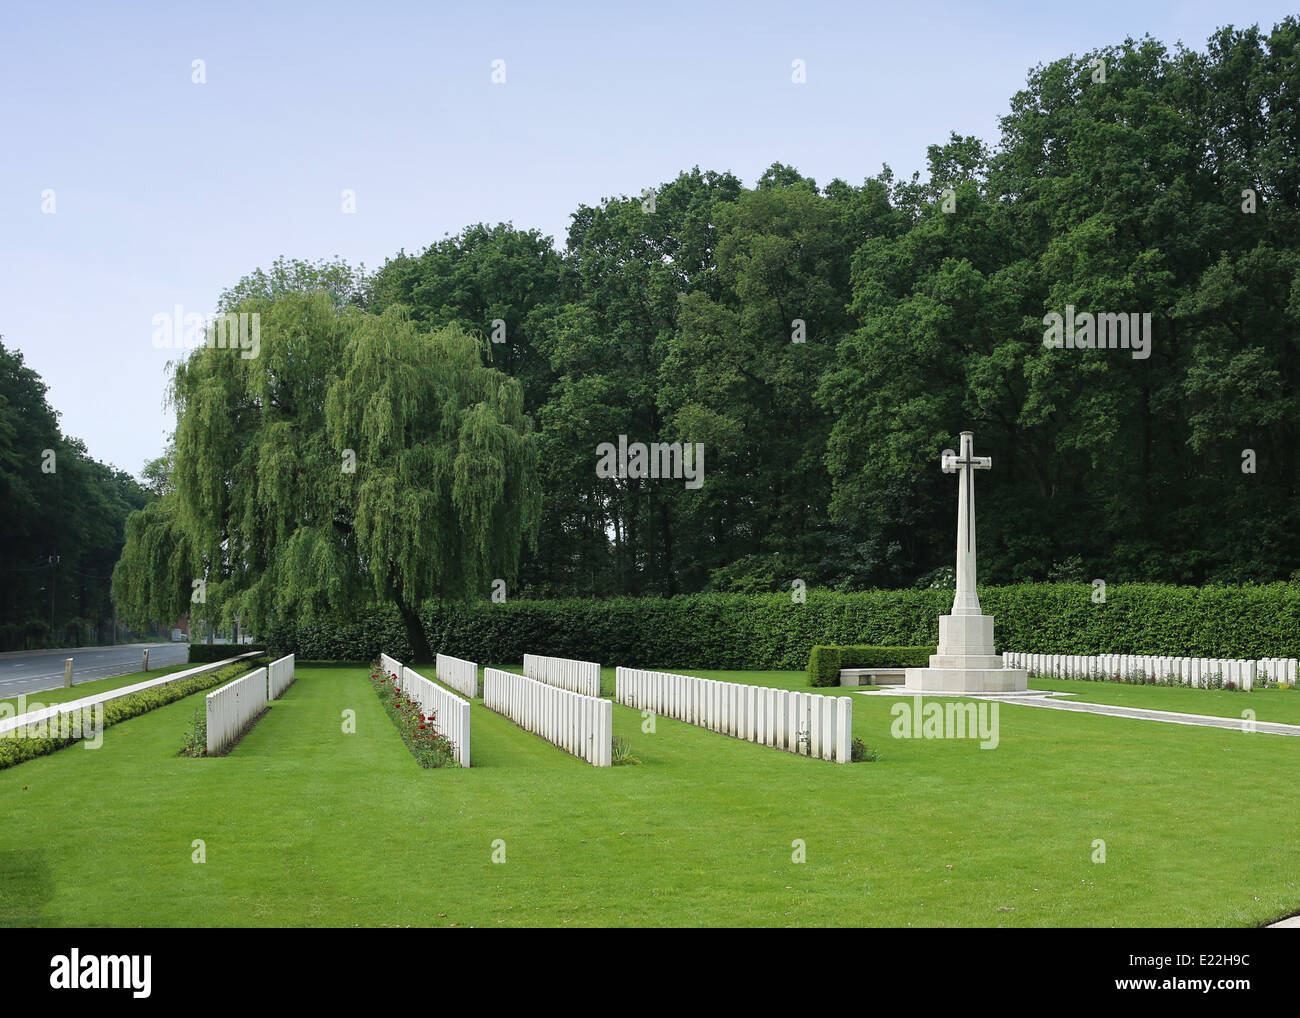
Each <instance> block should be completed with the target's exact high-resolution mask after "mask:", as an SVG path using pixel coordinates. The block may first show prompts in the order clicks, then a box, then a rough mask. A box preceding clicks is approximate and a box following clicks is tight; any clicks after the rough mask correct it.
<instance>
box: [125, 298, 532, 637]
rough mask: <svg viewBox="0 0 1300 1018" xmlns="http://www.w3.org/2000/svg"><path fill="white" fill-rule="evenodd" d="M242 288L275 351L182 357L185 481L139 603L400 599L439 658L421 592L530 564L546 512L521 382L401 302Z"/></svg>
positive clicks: (243, 611) (484, 581)
mask: <svg viewBox="0 0 1300 1018" xmlns="http://www.w3.org/2000/svg"><path fill="white" fill-rule="evenodd" d="M237 307H238V309H239V310H240V311H241V312H243V311H247V312H249V313H250V314H257V315H259V316H260V317H259V322H260V344H259V345H260V354H259V356H258V357H256V358H244V357H241V356H240V355H239V353H238V351H233V350H222V349H217V348H215V347H203V348H199V349H197V350H195V351H193V352H192V353H191V355H190V356H189V358H188V359H187V360H186V361H185V362H183V363H182V364H181V365H180V366H178V368H177V371H176V375H175V379H174V383H173V394H174V399H175V404H176V408H177V425H176V439H175V466H174V471H173V479H174V483H175V490H174V491H173V492H171V493H170V494H167V495H164V496H163V497H162V498H161V499H159V500H158V502H156V503H155V504H153V505H152V506H150V509H149V512H147V513H145V514H142V515H141V516H139V517H136V518H133V521H132V525H131V527H130V531H129V534H128V543H127V549H126V551H125V553H124V555H123V558H122V563H121V565H120V566H119V575H118V578H117V581H118V585H119V589H120V590H121V593H122V598H123V602H124V603H129V605H130V607H131V609H132V610H133V611H137V612H141V611H146V610H154V611H156V610H159V606H167V605H175V604H176V603H177V601H178V599H179V597H180V596H181V594H183V593H187V589H188V588H189V587H191V586H192V585H193V583H194V581H196V580H198V581H201V583H202V587H201V589H202V591H203V601H202V602H201V603H200V605H199V606H197V607H196V610H197V611H199V612H200V613H202V614H204V615H206V617H207V618H209V619H210V620H212V621H216V620H218V619H224V618H229V617H230V616H231V615H233V614H234V613H236V612H238V613H239V614H240V616H241V617H242V618H243V619H244V620H245V621H246V622H251V623H253V624H257V625H263V626H265V625H268V624H269V623H271V622H273V621H274V620H277V619H283V618H286V617H289V616H292V615H295V614H300V615H305V616H311V615H313V614H316V613H328V612H339V611H343V612H346V611H350V610H355V609H357V608H359V607H360V606H362V605H364V604H365V603H367V602H368V601H370V600H371V599H375V598H379V599H384V600H392V601H393V602H394V603H395V604H396V605H397V607H398V609H399V611H400V612H401V614H402V618H403V621H404V622H405V624H406V627H407V632H408V637H409V639H410V642H411V646H412V647H413V648H414V649H415V651H416V654H417V656H418V657H419V659H421V660H427V659H428V658H429V656H430V651H429V645H428V642H427V639H426V637H425V635H424V631H423V628H422V626H421V624H420V621H419V606H420V604H421V603H422V602H423V601H424V600H426V599H428V598H431V597H438V598H443V599H461V598H468V597H472V596H476V595H482V594H484V593H486V592H487V588H488V584H489V582H490V581H491V579H493V578H496V577H498V576H500V577H513V575H514V569H515V568H516V562H517V557H518V552H519V547H520V542H521V541H522V540H523V539H524V537H525V536H526V535H528V534H529V533H531V532H532V530H533V529H534V527H535V521H536V516H537V492H536V480H535V475H536V451H535V448H534V437H533V436H532V435H531V434H530V430H529V427H528V422H527V420H526V418H525V417H524V415H523V411H522V398H521V392H520V388H519V386H518V383H516V382H514V381H513V380H511V379H509V378H507V377H505V376H504V375H503V374H501V372H499V371H496V370H494V369H491V368H488V367H485V366H484V365H483V363H482V351H481V349H480V345H479V342H478V341H477V340H475V339H474V338H473V337H470V336H467V335H466V334H465V333H463V332H462V331H461V330H460V329H458V328H456V327H449V328H445V329H439V330H437V331H434V332H426V331H423V330H421V329H420V328H419V327H418V326H417V325H416V323H414V322H412V321H411V320H410V319H409V318H408V317H407V316H406V315H405V314H404V313H403V312H402V311H400V310H399V309H390V310H389V311H387V312H385V313H384V314H382V315H373V314H364V313H362V312H360V311H358V310H356V309H353V308H350V307H342V308H340V307H338V306H337V305H336V302H335V301H334V300H333V299H332V298H331V297H330V296H329V295H328V294H325V293H320V292H311V293H295V292H288V293H284V294H281V295H279V296H278V297H276V298H274V299H267V298H251V299H249V300H247V301H245V302H244V303H242V304H240V305H237ZM186 568H189V569H191V570H192V576H190V577H186V575H185V569H186ZM187 581H188V582H187Z"/></svg>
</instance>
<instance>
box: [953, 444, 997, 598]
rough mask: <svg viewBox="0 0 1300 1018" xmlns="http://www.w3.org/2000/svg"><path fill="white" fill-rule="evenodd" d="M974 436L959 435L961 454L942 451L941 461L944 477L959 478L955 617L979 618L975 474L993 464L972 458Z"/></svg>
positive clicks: (982, 457)
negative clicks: (976, 577)
mask: <svg viewBox="0 0 1300 1018" xmlns="http://www.w3.org/2000/svg"><path fill="white" fill-rule="evenodd" d="M974 439H975V435H974V433H973V432H970V431H963V432H962V433H961V452H960V453H956V454H954V453H952V452H947V451H945V452H944V454H943V457H942V459H941V461H940V465H941V466H942V468H943V472H944V473H945V474H953V473H955V474H960V484H959V485H958V490H957V594H956V596H955V597H954V598H953V600H952V613H953V614H954V615H982V614H983V612H981V611H980V600H979V597H978V596H977V595H976V593H975V471H976V470H988V469H989V468H990V467H992V466H993V460H992V459H991V458H990V457H988V456H975V455H972V452H971V446H972V444H973V442H974Z"/></svg>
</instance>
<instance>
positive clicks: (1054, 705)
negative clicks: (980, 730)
mask: <svg viewBox="0 0 1300 1018" xmlns="http://www.w3.org/2000/svg"><path fill="white" fill-rule="evenodd" d="M859 695H860V696H894V697H903V696H916V695H917V694H916V693H910V692H908V691H907V690H905V689H904V688H903V687H902V686H895V687H890V688H886V689H877V690H864V691H862V692H861V693H860V694H859ZM924 695H925V696H927V697H935V696H946V695H951V696H955V697H957V698H959V699H965V700H993V699H996V700H997V701H998V702H999V703H1012V704H1019V705H1023V706H1025V707H1047V708H1049V709H1051V710H1065V711H1074V712H1076V713H1079V714H1104V715H1106V716H1108V717H1113V718H1133V719H1134V720H1137V721H1163V722H1165V723H1166V724H1171V725H1193V726H1196V727H1199V728H1227V729H1232V730H1235V731H1244V728H1243V726H1244V725H1245V724H1246V720H1245V718H1221V717H1215V716H1214V715H1211V714H1184V713H1182V712H1180V711H1172V710H1151V709H1149V708H1146V707H1116V706H1115V705H1114V704H1109V703H1084V702H1081V701H1079V700H1065V699H1062V698H1061V697H1063V696H1073V695H1074V694H1073V693H1057V692H1055V691H1052V690H1037V689H1031V690H1028V691H1027V692H1024V693H1003V694H997V695H988V696H982V695H980V694H957V693H953V694H944V693H925V694H924ZM1253 726H1254V731H1255V732H1258V733H1261V734H1263V735H1300V725H1284V724H1281V723H1279V722H1276V721H1255V722H1253Z"/></svg>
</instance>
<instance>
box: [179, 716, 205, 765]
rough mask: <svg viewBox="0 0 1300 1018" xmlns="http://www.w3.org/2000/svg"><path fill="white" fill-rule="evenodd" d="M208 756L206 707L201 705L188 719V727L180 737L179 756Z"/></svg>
mask: <svg viewBox="0 0 1300 1018" xmlns="http://www.w3.org/2000/svg"><path fill="white" fill-rule="evenodd" d="M207 754H208V705H207V704H206V703H204V704H203V706H202V707H200V708H199V709H198V710H196V711H195V712H194V716H193V717H192V718H190V724H189V727H188V728H186V729H185V734H184V736H182V737H181V752H180V755H181V756H192V757H200V756H207Z"/></svg>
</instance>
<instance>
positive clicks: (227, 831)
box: [0, 665, 1300, 926]
mask: <svg viewBox="0 0 1300 1018" xmlns="http://www.w3.org/2000/svg"><path fill="white" fill-rule="evenodd" d="M366 675H367V672H366V670H365V669H364V668H360V667H357V666H346V665H300V666H299V668H298V680H297V682H296V683H295V684H294V686H293V687H292V688H291V689H290V690H289V691H288V692H287V693H286V695H285V696H284V698H283V699H282V700H280V701H277V702H276V703H274V704H273V705H272V707H271V709H270V710H269V712H268V713H267V715H266V716H265V717H264V718H263V719H262V720H261V721H260V722H259V723H258V725H257V726H256V727H255V728H254V729H253V730H252V731H251V732H250V733H249V734H248V735H247V737H246V738H245V739H244V740H243V742H241V743H240V745H239V746H238V747H237V748H236V749H235V751H234V752H233V753H232V754H231V755H230V756H228V757H224V758H218V759H202V760H191V759H185V758H181V757H178V756H176V755H175V752H176V749H177V747H178V745H179V743H180V737H181V733H182V731H183V730H184V728H185V725H186V722H187V721H188V719H189V717H190V716H191V715H192V714H193V713H194V711H195V710H196V709H198V708H199V707H200V706H201V704H202V696H201V695H196V696H193V697H190V698H188V699H186V700H182V701H179V702H177V703H174V704H170V705H168V706H166V707H163V708H160V709H159V710H157V711H153V712H151V713H149V714H146V715H143V716H141V717H138V718H134V719H131V720H129V721H125V722H123V723H121V724H119V725H116V726H114V727H112V728H110V729H109V730H108V731H107V732H106V733H105V737H104V746H103V748H102V749H99V750H95V751H87V750H84V749H81V748H79V747H73V748H70V749H65V750H62V751H60V752H58V753H55V754H53V755H52V756H49V757H44V758H41V759H37V760H33V761H30V762H27V763H24V764H21V765H19V766H17V767H14V768H11V769H9V770H6V771H0V816H2V817H3V822H2V823H0V924H6V925H24V924H44V925H66V926H81V925H110V926H111V925H126V926H133V925H146V926H153V925H176V926H189V925H281V926H284V925H287V926H296V925H331V926H340V925H341V926H346V925H352V924H361V925H402V926H404V925H451V924H459V925H478V926H487V925H564V924H572V925H688V924H706V925H715V924H717V925H753V924H765V925H845V926H850V925H851V926H862V925H907V924H909V923H911V924H915V925H975V926H982V925H989V926H993V925H1012V926H1035V925H1157V926H1164V925H1257V924H1260V923H1263V922H1265V921H1267V920H1270V919H1274V918H1277V917H1280V916H1282V915H1284V914H1287V913H1289V912H1292V911H1295V910H1296V909H1297V908H1300V876H1297V873H1296V870H1295V867H1294V865H1293V859H1294V858H1295V856H1296V853H1297V851H1300V833H1298V831H1297V825H1296V824H1295V822H1294V818H1295V812H1296V807H1295V803H1296V799H1297V791H1296V778H1295V774H1296V767H1295V761H1296V759H1297V758H1296V746H1295V740H1292V739H1287V738H1284V737H1276V736H1265V735H1246V734H1242V733H1238V732H1227V731H1221V730H1215V729H1199V728H1188V727H1184V726H1176V725H1155V724H1148V725H1135V724H1132V723H1129V722H1124V721H1120V720H1117V719H1112V718H1106V717H1096V716H1082V715H1076V714H1070V715H1066V714H1064V713H1063V712H1056V711H1042V710H1029V709H1016V708H1014V707H1010V706H1006V707H1003V709H1002V711H1001V713H1000V742H999V746H998V748H997V749H995V750H981V749H980V748H979V746H978V743H976V742H975V741H969V740H902V739H898V740H896V739H892V738H891V737H890V734H889V732H890V724H891V722H892V720H893V718H892V717H891V715H890V707H891V706H892V703H893V701H892V700H891V699H890V698H878V699H877V698H871V697H855V698H854V732H855V734H856V735H858V736H860V737H862V738H864V739H865V740H866V741H867V742H868V743H869V744H871V745H873V746H876V747H877V748H879V749H880V750H881V751H882V753H883V759H882V760H880V761H879V762H877V763H872V764H855V765H836V764H829V763H824V762H821V761H815V760H808V759H804V758H800V757H796V756H793V755H790V754H787V753H782V752H779V751H776V750H771V749H767V748H765V747H760V746H754V745H750V744H747V743H743V742H740V741H738V740H734V739H729V738H727V737H725V736H721V735H716V734H714V733H711V732H708V731H705V730H703V729H698V728H694V727H691V726H688V725H685V724H682V723H680V722H675V721H671V720H667V719H664V718H659V719H657V722H656V732H655V733H654V734H646V733H643V732H642V730H641V724H642V717H641V714H640V712H638V711H633V710H630V709H627V708H623V707H618V706H615V708H614V726H615V733H616V734H618V735H621V736H624V737H626V738H628V739H629V740H630V741H631V743H632V750H633V752H634V754H635V755H636V756H637V757H638V758H640V759H641V761H642V764H641V765H640V766H628V767H615V768H606V769H598V768H594V767H591V766H589V765H587V764H585V763H582V762H581V761H578V760H576V759H575V758H573V757H570V756H568V755H566V754H564V753H563V752H561V751H560V750H558V749H556V748H555V747H552V746H550V745H548V744H547V743H545V742H543V741H542V740H541V739H539V738H537V737H535V736H533V735H530V734H528V733H525V732H522V731H520V730H519V729H518V728H516V727H515V726H514V725H512V724H510V723H509V722H508V721H506V720H505V719H504V718H501V717H499V716H498V715H495V714H493V713H492V712H490V711H488V710H486V709H485V708H483V706H482V704H481V703H476V704H475V707H474V715H473V752H474V761H475V766H474V767H473V768H470V769H469V770H440V771H423V770H421V769H420V768H418V767H417V766H416V764H415V762H414V761H413V760H412V758H411V757H410V755H409V753H408V752H407V750H406V748H405V747H404V746H403V745H402V743H401V740H400V738H399V737H398V735H397V733H396V731H395V730H394V729H393V727H392V725H391V723H390V722H389V720H388V718H387V716H386V715H385V714H384V713H383V711H382V709H381V707H380V705H379V701H378V699H377V698H376V697H375V695H374V694H373V692H372V691H371V689H370V685H369V683H368V681H367V679H366ZM740 675H744V673H739V675H738V676H737V677H740ZM748 678H749V681H753V682H755V683H756V684H757V683H760V682H763V683H767V684H780V685H786V684H789V685H790V686H791V687H793V688H798V686H799V684H800V680H799V679H798V678H797V673H766V674H755V675H752V676H749V677H748ZM1228 695H1234V694H1228ZM1236 695H1237V696H1239V697H1240V696H1244V694H1236ZM1235 702H1237V701H1235V700H1234V703H1235ZM345 710H351V711H354V712H355V719H356V732H355V734H345V733H344V731H343V712H344V711H345ZM195 839H202V841H203V842H204V844H205V850H206V862H204V863H202V864H196V863H194V862H193V861H192V860H191V856H192V853H193V852H194V851H195V849H194V847H193V844H192V843H193V841H194V840H195ZM498 839H499V840H501V841H504V843H505V857H506V862H505V863H504V864H495V863H493V862H492V854H493V842H494V841H497V840H498ZM795 839H802V840H803V841H804V842H805V844H806V851H807V862H806V863H804V864H796V863H794V862H792V860H791V855H792V851H793V849H792V842H793V841H794V840H795ZM1095 839H1104V841H1105V842H1106V858H1107V861H1106V862H1105V863H1104V864H1099V863H1093V862H1092V861H1091V857H1092V856H1093V854H1094V851H1095V849H1094V847H1093V842H1094V840H1095Z"/></svg>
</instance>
